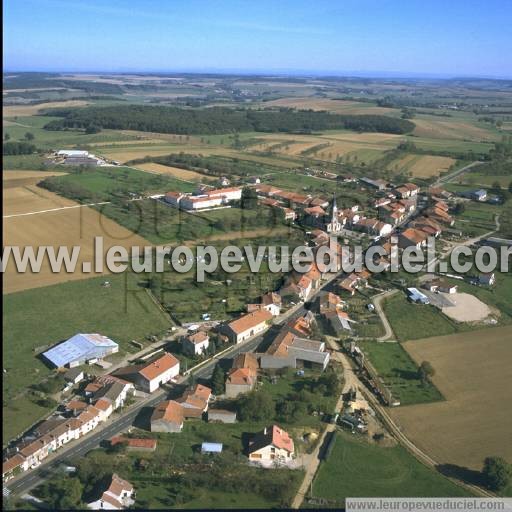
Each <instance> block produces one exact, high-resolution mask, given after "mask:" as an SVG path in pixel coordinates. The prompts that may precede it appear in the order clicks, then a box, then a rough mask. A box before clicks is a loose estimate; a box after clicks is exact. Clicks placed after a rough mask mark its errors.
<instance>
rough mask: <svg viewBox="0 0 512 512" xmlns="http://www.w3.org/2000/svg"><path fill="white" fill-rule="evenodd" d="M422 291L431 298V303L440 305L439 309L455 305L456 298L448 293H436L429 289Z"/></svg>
mask: <svg viewBox="0 0 512 512" xmlns="http://www.w3.org/2000/svg"><path fill="white" fill-rule="evenodd" d="M421 292H422V293H424V294H425V295H426V296H427V297H428V298H429V300H430V304H432V305H433V306H436V307H438V308H439V309H442V308H451V307H454V306H455V302H454V300H453V299H452V298H451V295H450V294H448V293H436V292H429V291H427V290H421Z"/></svg>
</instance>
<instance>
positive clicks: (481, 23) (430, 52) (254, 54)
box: [4, 0, 512, 80]
mask: <svg viewBox="0 0 512 512" xmlns="http://www.w3.org/2000/svg"><path fill="white" fill-rule="evenodd" d="M49 12H51V16H49V15H48V14H49ZM198 13H201V15H198ZM269 19H270V20H271V21H268V20H269ZM510 19H512V4H503V2H499V1H498V0H492V1H491V2H486V3H485V4H483V3H481V2H477V1H471V2H463V1H462V0H456V1H454V2H451V3H449V4H446V3H443V2H441V1H440V0H433V1H432V2H429V3H428V5H424V3H423V2H420V1H419V0H414V1H411V2H408V3H407V4H406V5H399V4H398V3H394V2H391V3H383V2H378V1H377V0H364V1H362V2H358V1H356V0H347V1H346V2H344V4H343V5H342V6H338V5H334V6H333V5H332V4H330V3H329V2H326V1H320V2H318V3H317V4H316V5H315V8H314V9H313V8H311V6H310V5H309V4H308V3H307V2H305V1H297V2H291V1H288V0H286V1H284V2H281V3H280V4H279V6H275V5H272V3H270V2H265V1H264V2H260V3H258V4H252V3H251V4H245V3H244V4H241V3H240V2H235V1H233V0H227V1H224V2H208V3H206V2H203V1H201V0H194V1H191V2H189V3H187V4H186V5H175V4H170V3H168V2H163V1H162V0H150V1H148V2H140V1H136V0H131V1H128V2H120V1H118V0H117V1H114V2H109V4H108V5H104V4H103V3H102V2H100V1H98V0H92V1H90V2H87V3H85V2H83V1H72V2H71V1H70V2H64V1H63V0H45V1H44V2H36V1H35V0H27V1H26V2H24V3H23V4H20V3H17V2H13V0H7V1H6V2H4V28H5V30H4V73H5V72H29V71H34V72H64V73H95V72H98V73H129V72H132V73H133V72H136V73H152V72H153V73H197V74H201V73H218V74H276V75H279V74H284V75H289V76H290V75H293V76H294V75H306V76H315V77H316V76H343V77H347V76H350V77H364V78H373V77H375V78H433V79H446V78H448V79H449V78H457V77H460V78H484V79H505V80H506V79H510V78H512V64H511V62H510V59H508V58H507V56H508V55H509V54H510V53H511V50H512V34H511V33H510V30H508V20H510ZM276 48H278V49H279V50H278V51H276ZM56 63H58V64H56ZM5 70H8V71H5ZM98 70H99V71H98Z"/></svg>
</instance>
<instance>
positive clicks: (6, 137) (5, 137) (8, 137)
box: [4, 133, 512, 185]
mask: <svg viewBox="0 0 512 512" xmlns="http://www.w3.org/2000/svg"><path fill="white" fill-rule="evenodd" d="M10 138H11V136H10V135H9V134H8V133H6V134H5V136H4V140H9V139H10ZM511 185H512V183H511Z"/></svg>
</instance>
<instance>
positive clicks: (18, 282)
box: [3, 173, 149, 293]
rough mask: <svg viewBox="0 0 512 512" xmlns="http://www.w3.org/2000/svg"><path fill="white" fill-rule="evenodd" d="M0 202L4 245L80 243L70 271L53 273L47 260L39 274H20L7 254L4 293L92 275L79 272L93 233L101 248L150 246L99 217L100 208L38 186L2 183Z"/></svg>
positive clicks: (90, 258)
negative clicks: (0, 200) (1, 203)
mask: <svg viewBox="0 0 512 512" xmlns="http://www.w3.org/2000/svg"><path fill="white" fill-rule="evenodd" d="M5 175H6V173H4V176H5ZM3 201H4V211H3V215H4V218H3V230H4V244H5V245H18V246H21V247H25V246H34V247H36V248H37V247H38V246H42V245H48V246H53V247H55V248H58V247H59V246H61V245H63V246H66V247H71V246H73V245H79V246H80V247H81V249H80V255H79V257H78V267H77V270H76V271H75V272H74V273H72V274H68V273H66V272H60V273H53V272H52V271H51V268H50V265H49V263H48V261H47V259H45V260H44V262H43V265H42V269H41V272H39V273H32V272H28V271H27V272H26V273H18V272H16V269H15V267H14V263H13V261H12V259H11V260H10V261H9V263H8V264H7V268H6V271H5V274H4V286H3V293H11V292H15V291H19V290H26V289H29V288H36V287H40V286H47V285H50V284H56V283H61V282H64V281H70V280H76V279H83V278H87V277H91V276H92V275H93V274H87V273H83V272H82V263H83V262H84V261H93V249H94V245H93V244H94V237H95V236H103V238H104V248H105V251H106V250H107V249H108V248H109V247H110V246H112V245H123V246H125V247H131V246H143V245H149V244H148V242H147V241H146V240H144V239H143V238H141V237H140V236H138V235H136V234H134V233H132V232H131V231H128V229H126V228H123V227H122V226H120V225H118V224H117V223H115V222H114V221H112V220H110V219H108V218H107V217H104V216H102V215H101V213H100V212H99V211H97V210H95V209H92V208H89V207H82V206H80V205H78V204H77V203H75V202H74V201H71V200H69V199H66V198H63V197H61V196H58V195H57V194H54V193H52V192H49V191H47V190H44V189H42V188H39V187H38V186H37V185H25V186H17V187H10V188H4V191H3ZM45 210H55V211H45ZM33 212H41V213H34V214H32V213H33ZM9 215H12V216H11V217H9ZM6 216H7V217H6Z"/></svg>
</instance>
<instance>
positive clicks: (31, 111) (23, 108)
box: [2, 100, 89, 118]
mask: <svg viewBox="0 0 512 512" xmlns="http://www.w3.org/2000/svg"><path fill="white" fill-rule="evenodd" d="M88 104H89V102H87V101H83V100H69V101H50V102H48V103H39V104H37V105H9V106H6V107H3V109H2V114H3V117H4V118H5V117H16V116H17V117H25V116H33V115H35V114H38V113H39V112H40V111H41V110H44V109H47V108H67V107H84V106H85V105H88Z"/></svg>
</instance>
